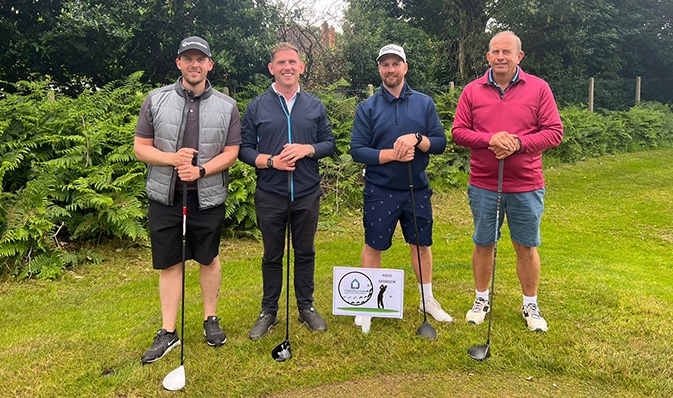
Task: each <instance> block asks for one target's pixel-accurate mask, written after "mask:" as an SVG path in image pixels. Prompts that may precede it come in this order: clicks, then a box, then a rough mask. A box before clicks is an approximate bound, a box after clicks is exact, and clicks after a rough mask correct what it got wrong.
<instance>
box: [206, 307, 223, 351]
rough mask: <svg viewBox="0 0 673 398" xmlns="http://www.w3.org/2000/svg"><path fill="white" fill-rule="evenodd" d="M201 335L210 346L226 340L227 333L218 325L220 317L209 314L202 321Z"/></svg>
mask: <svg viewBox="0 0 673 398" xmlns="http://www.w3.org/2000/svg"><path fill="white" fill-rule="evenodd" d="M203 335H204V336H206V342H207V343H208V345H209V346H211V347H219V346H221V345H223V344H224V343H226V342H227V335H226V334H224V331H223V330H222V327H220V318H218V317H216V316H214V315H211V316H209V317H208V318H206V320H205V321H203Z"/></svg>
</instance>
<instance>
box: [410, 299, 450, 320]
mask: <svg viewBox="0 0 673 398" xmlns="http://www.w3.org/2000/svg"><path fill="white" fill-rule="evenodd" d="M418 311H419V312H421V313H423V301H421V304H420V305H419V307H418ZM425 313H426V314H430V315H432V317H433V318H435V319H436V320H437V321H439V322H453V318H451V315H449V314H447V313H446V312H444V310H443V309H442V306H441V305H439V302H438V301H437V300H435V299H434V298H432V299H430V300H426V301H425Z"/></svg>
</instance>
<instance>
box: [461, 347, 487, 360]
mask: <svg viewBox="0 0 673 398" xmlns="http://www.w3.org/2000/svg"><path fill="white" fill-rule="evenodd" d="M467 353H468V354H470V356H471V357H472V359H475V360H477V361H483V360H484V359H486V358H488V357H490V356H491V346H490V344H484V345H475V346H473V347H470V349H469V350H467Z"/></svg>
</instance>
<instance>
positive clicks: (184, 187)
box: [180, 182, 187, 366]
mask: <svg viewBox="0 0 673 398" xmlns="http://www.w3.org/2000/svg"><path fill="white" fill-rule="evenodd" d="M186 247H187V183H186V182H183V183H182V294H181V300H180V301H181V302H182V309H181V310H180V316H181V318H182V319H181V321H180V338H181V339H182V344H180V366H182V365H184V363H185V348H184V347H185V344H184V343H185V341H184V340H185V268H186V267H185V262H186V261H187V260H186V258H187V253H186V250H187V249H186Z"/></svg>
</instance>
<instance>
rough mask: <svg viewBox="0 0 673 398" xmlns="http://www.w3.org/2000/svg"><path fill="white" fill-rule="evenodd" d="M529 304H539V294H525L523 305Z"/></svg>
mask: <svg viewBox="0 0 673 398" xmlns="http://www.w3.org/2000/svg"><path fill="white" fill-rule="evenodd" d="M527 304H535V305H537V294H536V295H535V296H530V297H529V296H526V295H525V294H524V295H523V305H524V306H526V305H527Z"/></svg>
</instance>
